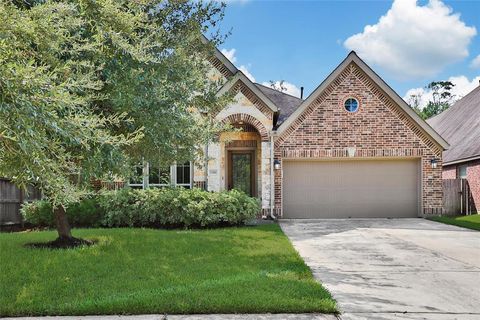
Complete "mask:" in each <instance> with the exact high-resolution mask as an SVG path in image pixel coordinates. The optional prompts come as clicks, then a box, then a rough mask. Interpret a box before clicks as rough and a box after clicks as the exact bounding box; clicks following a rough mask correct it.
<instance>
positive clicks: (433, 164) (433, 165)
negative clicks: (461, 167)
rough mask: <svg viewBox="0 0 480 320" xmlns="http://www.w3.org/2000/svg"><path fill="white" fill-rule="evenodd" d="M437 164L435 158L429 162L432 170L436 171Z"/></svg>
mask: <svg viewBox="0 0 480 320" xmlns="http://www.w3.org/2000/svg"><path fill="white" fill-rule="evenodd" d="M437 162H438V159H435V158H433V159H432V160H430V164H431V165H432V169H436V168H437Z"/></svg>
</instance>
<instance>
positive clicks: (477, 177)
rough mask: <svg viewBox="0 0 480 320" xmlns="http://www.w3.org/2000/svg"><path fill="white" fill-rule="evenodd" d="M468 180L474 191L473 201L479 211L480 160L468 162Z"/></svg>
mask: <svg viewBox="0 0 480 320" xmlns="http://www.w3.org/2000/svg"><path fill="white" fill-rule="evenodd" d="M467 181H468V183H469V185H470V190H471V192H472V198H473V202H474V204H475V208H476V210H477V212H479V211H480V160H476V161H472V162H469V163H468V167H467Z"/></svg>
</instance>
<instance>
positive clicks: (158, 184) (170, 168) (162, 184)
mask: <svg viewBox="0 0 480 320" xmlns="http://www.w3.org/2000/svg"><path fill="white" fill-rule="evenodd" d="M147 167H148V169H147V173H148V174H147V177H148V179H147V186H146V188H150V187H154V188H163V187H168V186H171V185H172V166H170V167H169V170H170V174H169V176H170V182H169V183H150V163H147ZM152 168H153V167H152ZM160 169H161V168H160V167H158V170H160Z"/></svg>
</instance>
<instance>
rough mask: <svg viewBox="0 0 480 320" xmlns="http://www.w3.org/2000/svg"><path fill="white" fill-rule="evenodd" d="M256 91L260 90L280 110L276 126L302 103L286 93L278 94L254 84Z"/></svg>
mask: <svg viewBox="0 0 480 320" xmlns="http://www.w3.org/2000/svg"><path fill="white" fill-rule="evenodd" d="M255 85H256V86H257V88H258V89H260V90H261V91H262V92H263V93H264V94H265V95H266V96H267V97H268V98H269V99H270V100H272V102H273V103H274V104H275V105H276V106H277V108H278V109H279V110H280V114H279V116H278V120H277V126H279V125H280V124H281V123H282V122H283V121H285V120H286V119H287V118H288V117H289V116H290V115H291V114H292V113H293V112H294V111H295V110H297V108H298V106H299V105H300V104H301V103H302V101H303V100H302V99H300V98H297V97H294V96H292V95H289V94H287V93H283V92H280V91H278V90H275V89H272V88H270V87H267V86H264V85H261V84H259V83H255Z"/></svg>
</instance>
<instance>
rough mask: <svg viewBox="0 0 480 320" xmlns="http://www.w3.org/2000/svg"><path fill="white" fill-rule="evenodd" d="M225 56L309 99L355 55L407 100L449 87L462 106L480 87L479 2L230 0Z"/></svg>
mask: <svg viewBox="0 0 480 320" xmlns="http://www.w3.org/2000/svg"><path fill="white" fill-rule="evenodd" d="M220 30H221V31H222V32H223V33H228V32H231V34H230V35H229V36H228V37H227V39H226V40H225V42H224V43H223V44H221V45H220V46H219V49H221V51H222V52H223V53H224V54H225V55H226V56H227V57H228V58H229V59H230V60H231V61H232V62H233V63H234V64H235V65H236V66H237V67H238V68H239V69H240V70H242V71H243V72H244V73H245V74H246V75H247V76H248V77H250V78H251V79H252V80H254V81H255V82H258V83H264V84H268V83H269V81H279V80H284V81H285V83H284V85H285V86H286V87H287V89H288V91H287V92H288V93H290V94H293V95H299V92H300V90H299V88H300V87H301V86H303V87H305V94H304V97H306V96H308V94H310V93H311V92H312V91H313V90H314V89H315V88H316V87H317V86H318V85H319V84H320V83H321V82H322V81H323V80H324V79H325V78H326V77H327V76H328V75H329V74H330V72H332V71H333V69H334V68H335V67H336V66H337V65H338V64H340V63H341V62H342V60H343V59H344V58H345V57H346V56H347V54H348V53H349V52H350V51H351V50H354V51H355V52H356V53H357V54H358V55H359V56H360V58H362V59H363V60H364V61H365V62H367V64H368V65H370V67H371V68H372V69H373V70H374V71H375V72H377V73H378V74H379V75H380V76H381V77H382V78H383V79H384V80H385V81H386V82H387V83H388V84H389V85H390V86H391V87H392V88H393V89H394V90H395V91H396V92H397V93H398V94H399V95H400V96H401V97H403V98H404V99H406V100H408V97H409V96H410V95H411V94H418V95H420V96H421V100H422V104H426V103H427V102H428V99H429V97H430V94H431V93H430V92H428V90H426V89H425V86H426V85H427V84H428V83H430V82H432V81H439V80H450V81H452V82H453V83H454V84H455V85H456V86H455V87H454V89H453V90H452V91H453V93H454V94H455V95H456V96H457V97H458V98H459V97H462V96H464V95H466V94H467V93H468V92H470V91H471V90H473V89H474V88H475V87H476V86H478V84H479V80H480V0H471V1H458V0H457V1H447V0H444V1H440V0H424V1H416V0H395V1H360V0H358V1H355V0H350V1H321V0H316V1H306V0H298V1H273V0H271V1H266V0H263V1H260V0H257V1H256V0H229V1H227V8H226V10H225V17H224V19H223V21H222V22H221V24H220Z"/></svg>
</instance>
